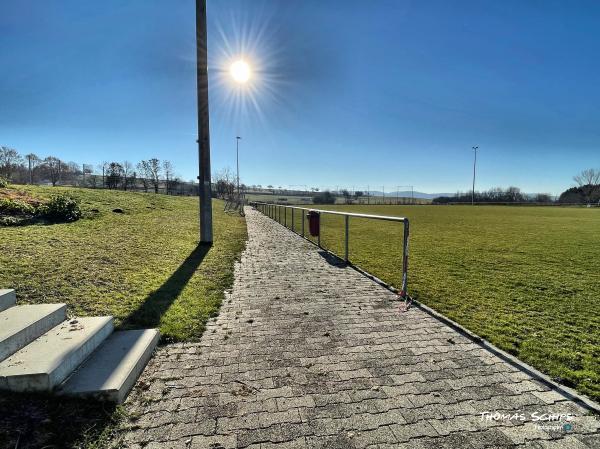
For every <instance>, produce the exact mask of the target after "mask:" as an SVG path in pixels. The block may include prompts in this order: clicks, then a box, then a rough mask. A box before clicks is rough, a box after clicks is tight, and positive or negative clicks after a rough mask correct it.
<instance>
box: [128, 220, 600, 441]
mask: <svg viewBox="0 0 600 449" xmlns="http://www.w3.org/2000/svg"><path fill="white" fill-rule="evenodd" d="M247 222H248V234H249V241H248V245H247V249H246V251H245V253H244V255H243V257H242V260H241V263H240V264H239V265H238V266H237V267H236V278H235V285H234V289H233V293H232V294H231V295H229V296H228V297H227V298H226V300H225V301H224V303H223V306H222V308H221V312H220V315H219V316H218V317H217V318H215V319H211V320H210V322H209V324H208V327H207V330H206V332H205V333H204V335H203V337H202V340H201V342H199V343H193V344H191V343H185V344H172V345H167V346H163V347H162V348H161V349H159V350H158V352H157V354H156V355H155V357H154V358H153V360H152V361H151V363H150V364H149V366H148V367H147V369H146V371H145V373H144V375H143V377H142V380H141V382H139V383H138V386H137V387H136V389H135V391H134V392H133V393H132V395H131V397H130V399H129V400H128V402H127V405H126V407H127V410H128V412H129V414H130V419H129V421H128V424H127V426H126V429H125V430H124V441H125V442H126V445H127V446H128V447H132V448H141V447H146V448H167V449H168V448H202V449H222V448H227V449H229V448H246V447H247V448H253V449H258V448H260V449H270V448H278V449H283V448H340V449H352V448H382V449H383V448H432V449H433V448H435V449H437V448H460V449H467V448H484V447H494V448H499V447H530V448H556V449H568V448H586V447H587V448H594V447H595V448H599V447H600V437H599V433H598V432H599V425H600V421H598V420H597V419H596V418H595V417H594V416H590V415H589V414H586V412H585V410H584V409H582V408H580V407H579V406H577V405H576V404H575V403H573V402H571V401H568V400H566V399H565V398H564V397H563V396H561V395H560V394H558V393H557V392H555V391H553V390H549V389H548V388H547V387H545V386H543V385H542V384H541V383H539V382H537V381H536V380H534V379H532V378H531V377H530V376H529V375H527V374H524V373H523V372H521V371H519V370H518V369H516V368H514V367H513V366H511V365H509V364H507V363H505V362H504V361H502V360H501V359H499V358H498V357H496V356H494V355H492V354H491V353H489V352H487V351H486V350H484V349H482V348H480V347H479V346H478V345H476V344H474V343H472V342H471V341H470V340H468V339H467V338H465V337H463V336H462V335H461V334H459V333H457V332H456V331H454V330H452V329H451V328H449V327H448V326H446V325H444V324H442V323H441V322H439V321H437V320H436V319H434V318H432V317H431V316H429V315H427V314H426V313H424V312H423V311H421V310H419V309H417V308H412V309H410V310H409V311H408V312H405V313H400V312H399V311H398V303H397V302H396V301H394V300H395V296H394V295H393V294H392V293H390V292H389V291H387V290H386V289H384V288H382V287H380V286H379V285H377V284H375V283H374V282H372V281H370V280H368V279H367V278H365V277H364V276H362V275H360V274H359V273H357V272H356V271H354V270H352V269H351V268H344V267H340V266H336V265H335V264H334V263H330V262H331V261H328V260H327V258H325V257H324V256H323V255H322V254H320V253H319V251H318V250H317V248H315V247H314V246H313V245H311V244H309V243H308V242H306V241H304V240H303V239H301V238H300V237H298V236H296V235H294V234H292V233H291V232H290V231H288V230H286V229H285V228H283V227H282V226H281V225H279V224H277V223H275V222H273V221H271V220H269V219H268V218H266V217H264V216H262V215H260V214H259V213H258V212H256V211H253V210H248V213H247ZM484 412H492V413H495V412H499V413H503V414H508V415H513V416H512V419H498V420H495V419H491V420H490V419H482V413H484ZM548 413H552V414H568V413H570V414H573V415H575V417H574V418H573V419H572V421H571V422H570V424H565V422H564V421H563V422H558V423H557V422H552V421H535V419H536V417H540V416H541V417H544V416H543V414H548ZM540 424H541V425H543V426H546V428H543V427H541V426H540ZM569 426H570V427H569Z"/></svg>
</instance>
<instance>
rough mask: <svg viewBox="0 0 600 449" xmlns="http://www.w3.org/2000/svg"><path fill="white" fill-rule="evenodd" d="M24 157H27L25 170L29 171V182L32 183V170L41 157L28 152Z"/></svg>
mask: <svg viewBox="0 0 600 449" xmlns="http://www.w3.org/2000/svg"><path fill="white" fill-rule="evenodd" d="M25 158H26V159H27V166H28V168H27V170H28V172H29V184H33V170H35V167H37V166H38V165H39V164H40V162H41V159H40V158H39V157H38V156H37V155H36V154H34V153H29V154H27V155H25Z"/></svg>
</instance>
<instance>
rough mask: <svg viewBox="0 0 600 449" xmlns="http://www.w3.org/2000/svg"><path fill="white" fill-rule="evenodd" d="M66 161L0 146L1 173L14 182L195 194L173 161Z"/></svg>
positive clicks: (191, 183)
mask: <svg viewBox="0 0 600 449" xmlns="http://www.w3.org/2000/svg"><path fill="white" fill-rule="evenodd" d="M95 168H96V170H95V169H94V166H93V165H88V164H78V163H76V162H66V161H63V160H61V159H60V158H58V157H55V156H47V157H45V158H41V157H39V156H37V155H36V154H34V153H29V154H26V155H21V154H19V152H18V151H17V150H15V149H14V148H10V147H6V146H1V147H0V177H3V178H6V179H7V180H9V181H11V182H13V183H16V184H49V185H52V186H56V185H73V186H80V187H89V188H107V189H115V190H116V189H119V190H137V191H140V190H141V191H144V192H148V191H153V192H154V193H159V191H161V192H164V193H167V194H180V195H196V194H197V185H196V184H195V183H193V182H184V181H183V180H182V179H181V178H180V177H178V176H177V175H176V174H175V168H174V166H173V163H172V162H171V161H168V160H162V161H161V160H159V159H157V158H150V159H147V160H141V161H139V162H138V163H137V164H135V165H134V164H133V163H131V162H129V161H123V162H115V161H112V162H102V163H101V164H100V165H98V166H97V167H95Z"/></svg>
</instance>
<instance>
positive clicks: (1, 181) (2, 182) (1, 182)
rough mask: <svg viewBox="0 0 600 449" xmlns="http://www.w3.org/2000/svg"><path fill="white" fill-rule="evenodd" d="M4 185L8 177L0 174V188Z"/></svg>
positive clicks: (6, 183)
mask: <svg viewBox="0 0 600 449" xmlns="http://www.w3.org/2000/svg"><path fill="white" fill-rule="evenodd" d="M5 187H8V179H6V178H3V177H2V176H0V189H4V188H5Z"/></svg>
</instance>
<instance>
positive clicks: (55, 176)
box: [42, 156, 64, 187]
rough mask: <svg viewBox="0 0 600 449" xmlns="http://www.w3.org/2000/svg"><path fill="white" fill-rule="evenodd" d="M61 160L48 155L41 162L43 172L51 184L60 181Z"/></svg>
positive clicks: (53, 184) (54, 184)
mask: <svg viewBox="0 0 600 449" xmlns="http://www.w3.org/2000/svg"><path fill="white" fill-rule="evenodd" d="M63 165H64V164H63V162H61V160H60V159H59V158H57V157H54V156H48V157H47V158H46V159H44V161H43V162H42V167H43V168H44V172H45V174H46V176H48V178H49V179H50V182H51V183H52V186H53V187H54V186H56V183H57V182H58V181H60V175H61V172H62V167H63Z"/></svg>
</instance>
